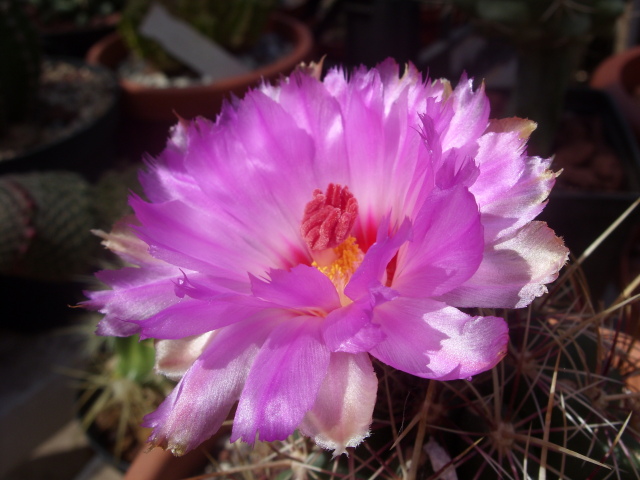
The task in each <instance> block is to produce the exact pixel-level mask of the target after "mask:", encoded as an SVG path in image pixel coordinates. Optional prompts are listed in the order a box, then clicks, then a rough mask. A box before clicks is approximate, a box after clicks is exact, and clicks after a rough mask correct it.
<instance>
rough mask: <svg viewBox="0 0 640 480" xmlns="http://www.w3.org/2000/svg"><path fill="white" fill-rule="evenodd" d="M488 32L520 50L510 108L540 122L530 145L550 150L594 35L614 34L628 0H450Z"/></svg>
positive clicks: (544, 151) (541, 151) (546, 152)
mask: <svg viewBox="0 0 640 480" xmlns="http://www.w3.org/2000/svg"><path fill="white" fill-rule="evenodd" d="M452 4H453V5H454V6H455V7H457V8H458V9H459V10H461V11H463V12H465V13H466V14H467V15H469V16H470V18H471V20H472V21H473V22H474V23H475V25H476V26H477V28H478V30H479V31H480V32H481V33H482V34H483V35H485V36H487V37H494V38H495V37H497V38H501V39H503V40H505V41H506V42H508V43H509V44H511V45H512V46H513V47H515V49H516V50H517V53H518V73H517V78H516V81H515V84H514V91H513V97H512V112H510V113H511V114H513V115H515V116H518V117H521V118H530V119H532V120H534V121H536V122H537V123H538V129H537V130H536V132H534V134H533V135H532V137H531V142H530V143H529V150H530V151H532V148H533V149H534V153H536V154H539V155H543V156H549V155H550V154H551V153H552V152H551V148H552V144H553V141H554V139H555V135H556V131H557V128H558V124H559V121H560V117H561V114H562V108H563V105H564V97H565V93H566V90H567V88H568V87H569V84H570V82H571V79H572V77H573V75H574V73H575V72H576V70H577V68H578V67H579V66H580V65H581V63H582V61H583V59H584V55H585V52H586V47H587V45H588V44H589V42H591V41H592V40H593V39H594V38H595V37H600V38H603V37H609V38H613V29H614V25H615V21H616V20H617V18H618V17H619V16H620V15H621V14H622V13H623V11H624V8H625V1H624V0H575V1H559V0H536V1H531V0H480V1H475V0H452Z"/></svg>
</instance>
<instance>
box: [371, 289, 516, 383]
mask: <svg viewBox="0 0 640 480" xmlns="http://www.w3.org/2000/svg"><path fill="white" fill-rule="evenodd" d="M374 321H375V322H378V323H379V324H380V326H381V328H382V330H383V331H384V333H385V334H386V338H385V340H383V341H382V342H380V343H379V344H378V345H377V346H376V347H374V348H373V349H372V350H371V351H370V353H371V354H372V355H373V356H375V357H376V358H378V359H380V360H381V361H383V362H384V363H386V364H388V365H391V366H392V367H394V368H397V369H399V370H403V371H405V372H407V373H411V374H412V375H417V376H419V377H424V378H432V379H437V380H454V379H460V378H468V377H470V376H472V375H475V374H477V373H480V372H483V371H485V370H488V369H490V368H492V367H493V366H494V365H495V364H496V363H498V362H499V361H500V360H501V359H502V357H503V356H504V355H505V354H506V345H507V341H508V328H507V325H506V323H505V321H504V320H503V319H501V318H497V317H471V316H469V315H466V314H465V313H462V312H461V311H459V310H457V309H456V308H453V307H448V306H446V304H444V303H440V302H436V301H434V300H430V299H413V298H397V299H396V300H394V301H393V302H389V303H385V304H384V305H382V306H380V307H379V308H377V309H376V312H375V318H374Z"/></svg>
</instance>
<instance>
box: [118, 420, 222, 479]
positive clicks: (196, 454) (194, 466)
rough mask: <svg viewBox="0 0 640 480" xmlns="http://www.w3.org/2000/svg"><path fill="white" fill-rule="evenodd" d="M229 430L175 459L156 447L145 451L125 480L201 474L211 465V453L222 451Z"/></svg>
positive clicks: (130, 469) (125, 476)
mask: <svg viewBox="0 0 640 480" xmlns="http://www.w3.org/2000/svg"><path fill="white" fill-rule="evenodd" d="M228 434H229V429H227V428H224V427H223V429H221V430H220V431H219V432H218V433H216V434H215V435H214V436H213V437H211V438H210V439H209V440H207V441H206V442H204V443H203V444H202V445H200V446H199V447H198V448H196V449H195V450H192V451H191V452H189V453H187V454H186V455H183V456H181V457H175V456H174V455H173V454H172V453H171V452H169V451H167V450H163V449H162V448H159V447H156V448H153V449H151V450H143V451H141V452H140V453H138V455H137V456H136V458H135V459H134V461H133V462H132V463H131V466H130V467H129V469H128V470H127V471H126V473H125V475H124V479H123V480H180V479H183V478H187V477H190V476H193V475H197V474H198V473H201V472H202V470H203V469H204V467H205V466H206V465H207V464H208V463H209V458H210V457H209V455H211V453H210V452H213V454H214V455H215V451H216V450H219V449H220V445H221V442H222V441H223V440H224V439H225V438H226V436H225V435H228Z"/></svg>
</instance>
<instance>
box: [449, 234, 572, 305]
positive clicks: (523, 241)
mask: <svg viewBox="0 0 640 480" xmlns="http://www.w3.org/2000/svg"><path fill="white" fill-rule="evenodd" d="M568 256H569V252H568V250H567V248H566V247H565V246H564V243H563V242H562V239H560V238H558V237H556V235H555V233H554V232H553V230H551V229H550V228H549V227H547V224H546V223H544V222H531V223H530V224H528V225H526V226H525V227H523V228H522V229H520V230H519V231H517V232H516V233H515V234H514V235H511V236H509V237H508V238H503V239H500V240H499V241H498V243H496V244H494V245H488V246H487V247H486V250H485V253H484V255H483V259H482V263H481V264H480V267H479V268H478V270H477V272H476V273H475V274H474V275H473V277H471V278H470V279H469V280H467V281H466V282H465V283H464V284H462V285H461V286H460V287H458V288H456V289H455V290H452V291H450V292H448V293H446V294H444V295H442V296H441V297H440V300H442V301H445V302H447V303H448V304H449V305H453V306H456V307H471V306H473V307H488V308H522V307H526V306H527V305H529V304H530V303H531V302H532V301H533V299H534V298H536V297H539V296H540V295H542V294H544V293H545V292H546V291H547V287H546V286H545V284H547V283H550V282H552V281H554V280H555V279H556V278H557V277H558V271H559V270H560V269H561V268H562V266H563V265H564V264H565V263H566V261H567V258H568Z"/></svg>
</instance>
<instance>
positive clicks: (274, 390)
mask: <svg viewBox="0 0 640 480" xmlns="http://www.w3.org/2000/svg"><path fill="white" fill-rule="evenodd" d="M320 324H321V319H320V318H317V317H298V318H295V319H290V320H288V321H286V322H284V323H282V324H280V325H279V326H278V327H276V328H275V329H274V331H273V332H272V333H271V335H270V336H269V338H268V340H267V341H266V343H265V344H264V346H263V347H262V349H261V350H260V353H259V354H258V356H257V357H256V359H255V362H254V363H253V366H252V368H251V372H250V373H249V377H248V378H247V381H246V385H245V388H244V390H243V392H242V396H241V397H240V402H239V404H238V409H237V411H236V416H235V419H234V422H233V431H232V434H231V441H232V442H233V441H236V440H239V439H240V440H243V441H245V442H248V443H253V442H254V441H255V440H256V435H257V434H259V436H260V440H263V441H273V440H284V439H285V438H287V437H288V436H289V435H291V434H292V433H293V432H294V430H295V429H296V428H297V427H298V425H299V424H300V422H301V421H302V419H303V417H304V416H305V414H306V413H307V412H308V411H309V410H310V409H311V407H313V404H314V402H315V399H316V396H317V394H318V389H319V388H320V385H321V384H322V381H323V379H324V377H325V375H326V373H327V367H328V365H329V356H330V353H329V350H328V349H327V348H326V346H325V345H324V344H323V342H322V336H321V332H320Z"/></svg>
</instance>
